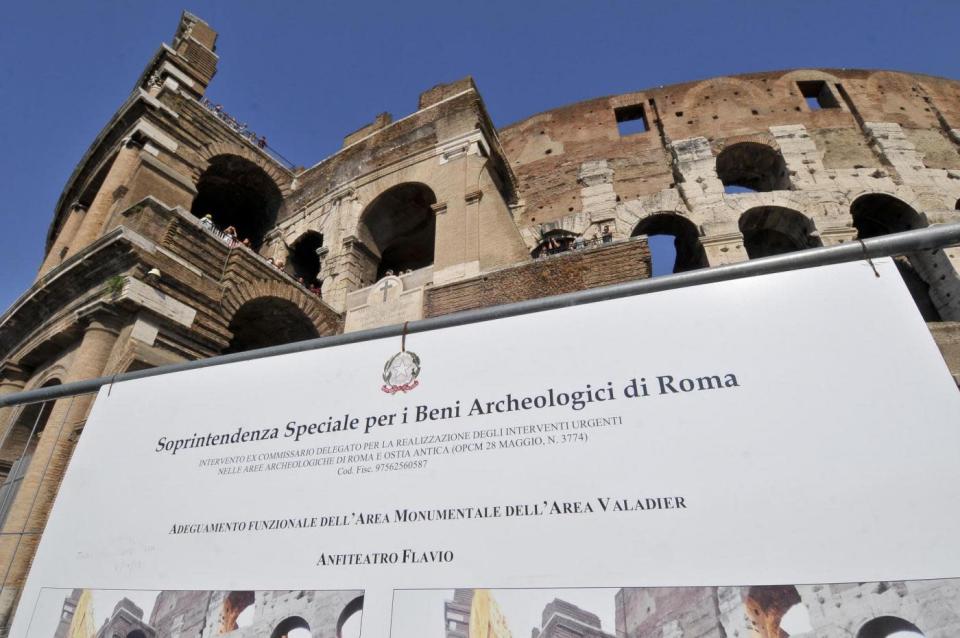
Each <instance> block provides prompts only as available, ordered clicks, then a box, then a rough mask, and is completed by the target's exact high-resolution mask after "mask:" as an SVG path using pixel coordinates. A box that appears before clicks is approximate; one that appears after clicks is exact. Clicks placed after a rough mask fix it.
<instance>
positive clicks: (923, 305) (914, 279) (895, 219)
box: [850, 193, 957, 321]
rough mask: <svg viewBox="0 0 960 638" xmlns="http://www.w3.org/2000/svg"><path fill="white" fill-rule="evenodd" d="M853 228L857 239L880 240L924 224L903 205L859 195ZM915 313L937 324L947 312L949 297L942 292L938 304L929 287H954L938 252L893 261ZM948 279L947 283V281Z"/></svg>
mask: <svg viewBox="0 0 960 638" xmlns="http://www.w3.org/2000/svg"><path fill="white" fill-rule="evenodd" d="M850 215H851V216H852V217H853V226H854V228H856V229H857V237H858V238H859V239H869V238H871V237H880V236H882V235H889V234H891V233H901V232H905V231H908V230H915V229H917V228H923V227H924V226H926V225H927V224H926V221H925V220H924V219H923V216H922V215H920V213H918V212H917V211H916V210H914V209H913V207H912V206H910V205H909V204H907V203H906V202H904V201H902V200H900V199H897V198H896V197H893V196H892V195H886V194H884V193H871V194H868V195H861V196H860V197H858V198H857V199H855V200H854V201H853V204H851V206H850ZM894 262H895V263H896V264H897V270H899V271H900V274H901V276H902V277H903V280H904V283H906V285H907V289H908V290H909V291H910V295H911V296H912V297H913V300H914V302H915V303H916V304H917V309H918V310H919V311H920V314H921V315H922V316H923V318H924V319H925V320H926V321H940V320H941V319H942V318H944V310H947V309H948V306H949V303H948V302H949V299H948V298H949V297H950V296H951V295H952V294H953V293H952V292H950V291H945V292H944V294H943V295H942V297H946V298H942V299H940V300H939V301H941V302H942V303H938V297H937V296H936V295H935V294H931V293H934V292H935V291H934V290H932V286H931V284H932V283H933V285H942V286H943V287H944V288H946V287H947V286H948V285H949V284H951V283H952V285H953V286H954V287H956V285H957V281H956V275H955V274H953V273H954V270H953V267H952V266H951V265H950V262H949V260H948V259H947V257H946V255H944V254H943V251H942V250H933V251H921V252H916V253H911V254H909V255H906V256H897V257H895V258H894ZM948 276H949V277H950V281H947V278H948ZM951 318H952V317H951Z"/></svg>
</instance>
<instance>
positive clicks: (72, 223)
mask: <svg viewBox="0 0 960 638" xmlns="http://www.w3.org/2000/svg"><path fill="white" fill-rule="evenodd" d="M86 213H87V209H86V207H84V206H82V205H81V204H79V203H75V204H74V205H73V206H71V207H70V212H69V213H68V215H67V219H66V220H64V222H63V226H62V227H61V228H60V232H59V233H58V234H57V237H56V239H55V240H54V241H53V245H52V246H50V252H48V253H47V256H46V257H45V258H44V260H43V263H42V264H41V265H40V271H39V272H38V273H37V279H40V278H41V277H43V276H44V275H45V274H47V273H48V272H50V271H51V270H53V269H54V268H56V267H57V266H59V265H60V264H61V263H62V262H63V260H64V259H66V258H67V256H68V255H69V254H70V245H71V244H72V243H73V238H74V236H75V235H76V234H77V231H78V230H79V229H80V226H81V224H83V220H84V218H85V217H86ZM64 249H66V250H64Z"/></svg>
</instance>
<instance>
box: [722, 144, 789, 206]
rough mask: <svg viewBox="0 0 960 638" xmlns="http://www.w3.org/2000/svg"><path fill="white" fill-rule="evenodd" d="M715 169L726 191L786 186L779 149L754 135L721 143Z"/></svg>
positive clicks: (785, 170)
mask: <svg viewBox="0 0 960 638" xmlns="http://www.w3.org/2000/svg"><path fill="white" fill-rule="evenodd" d="M716 170H717V178H718V179H719V180H720V181H721V182H722V183H723V186H724V190H725V191H727V192H743V191H744V190H746V191H754V192H760V193H766V192H770V191H778V190H790V177H789V173H788V171H787V164H786V162H785V161H784V159H783V155H782V154H781V153H780V149H779V148H777V147H776V146H774V145H772V144H769V143H764V142H762V141H759V140H757V139H753V140H749V141H738V142H734V143H732V144H727V145H725V146H724V148H723V150H721V151H720V153H719V154H718V155H717V160H716ZM736 189H739V190H736Z"/></svg>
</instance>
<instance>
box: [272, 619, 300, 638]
mask: <svg viewBox="0 0 960 638" xmlns="http://www.w3.org/2000/svg"><path fill="white" fill-rule="evenodd" d="M296 629H305V630H306V631H308V632H309V631H310V623H308V622H307V621H306V620H304V619H303V618H301V617H300V616H290V617H288V618H284V619H283V620H281V621H280V622H279V623H278V624H277V626H276V627H275V628H274V630H273V632H272V633H271V634H270V638H286V637H287V636H289V635H290V632H291V631H294V630H296Z"/></svg>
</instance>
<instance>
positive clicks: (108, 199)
mask: <svg viewBox="0 0 960 638" xmlns="http://www.w3.org/2000/svg"><path fill="white" fill-rule="evenodd" d="M139 163H140V146H139V145H138V144H137V143H135V142H134V141H133V140H131V139H127V140H125V142H124V143H123V144H121V145H120V150H119V151H117V157H116V159H114V161H113V165H112V166H111V167H110V170H109V171H108V172H107V176H106V178H104V180H103V184H102V185H101V186H100V190H99V191H98V192H97V194H96V196H95V197H94V198H93V203H91V204H90V210H88V211H87V212H86V214H85V215H84V217H83V223H81V224H80V226H79V228H78V229H77V232H76V234H75V235H74V237H73V240H72V241H71V242H70V247H69V249H68V251H69V253H70V254H76V253H78V252H80V251H81V250H83V248H84V247H86V246H87V245H89V244H90V243H91V242H93V241H94V240H95V239H97V237H99V236H100V234H101V232H102V231H103V227H104V225H106V223H107V220H108V219H109V218H110V213H111V212H113V207H114V205H115V204H116V203H117V201H118V200H119V199H120V197H119V196H118V194H119V193H121V192H122V189H124V188H126V187H127V186H128V184H129V183H130V178H131V177H132V176H133V173H134V171H135V170H136V169H137V166H138V165H139Z"/></svg>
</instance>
